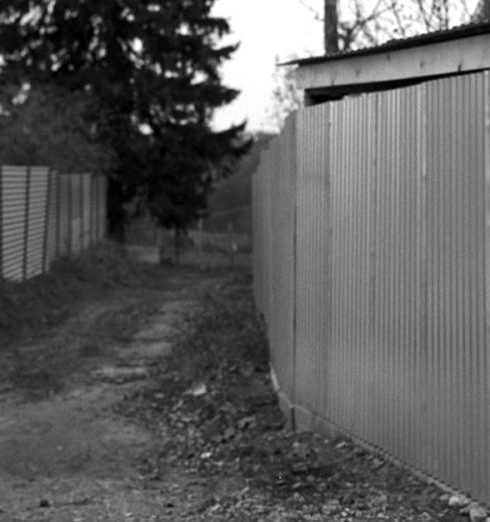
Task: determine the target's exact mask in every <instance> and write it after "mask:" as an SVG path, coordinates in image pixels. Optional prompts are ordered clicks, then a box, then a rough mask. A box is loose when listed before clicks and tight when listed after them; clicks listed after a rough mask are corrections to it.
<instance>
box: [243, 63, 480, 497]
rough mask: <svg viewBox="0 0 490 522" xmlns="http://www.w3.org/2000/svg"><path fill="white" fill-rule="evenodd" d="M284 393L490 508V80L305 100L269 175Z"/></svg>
mask: <svg viewBox="0 0 490 522" xmlns="http://www.w3.org/2000/svg"><path fill="white" fill-rule="evenodd" d="M253 192H254V210H253V221H254V255H255V258H254V276H255V283H254V284H255V288H254V291H255V298H256V303H257V306H258V308H259V310H260V311H261V312H263V314H264V317H265V320H266V323H267V327H268V332H269V339H270V344H271V352H272V364H273V373H274V375H275V378H276V380H277V383H278V385H279V387H280V395H281V399H282V403H283V404H284V405H286V406H288V405H289V407H291V408H292V411H293V412H294V417H295V420H296V424H297V425H298V426H299V427H301V428H320V427H322V426H323V427H325V428H329V429H331V428H334V429H338V430H340V431H343V432H345V433H347V434H349V435H351V436H353V437H355V438H357V439H359V440H360V441H363V442H367V443H369V444H370V445H372V446H375V447H377V448H379V449H381V450H383V451H385V452H387V453H389V454H391V455H392V456H394V457H396V458H397V459H399V460H400V461H402V462H404V463H406V464H407V465H409V466H411V467H413V468H416V469H418V470H421V471H423V472H425V473H427V474H429V475H433V476H435V477H436V478H438V479H439V480H441V481H443V482H446V483H447V484H449V485H450V486H452V487H455V488H457V489H460V490H464V491H469V492H471V493H472V494H473V495H474V496H475V497H477V498H479V499H480V500H482V501H485V502H487V503H488V502H490V451H489V446H488V441H489V434H490V377H489V376H490V352H489V346H490V345H489V343H488V336H489V334H490V322H489V316H490V78H489V75H488V73H487V72H485V73H479V74H472V75H468V76H460V77H455V78H450V79H444V80H438V81H433V82H429V83H425V84H421V85H418V86H415V87H410V88H405V89H399V90H393V91H386V92H382V93H375V94H368V95H363V96H358V97H352V98H349V99H345V100H342V101H339V102H332V103H328V104H324V105H320V106H315V107H311V108H307V109H302V110H301V111H299V112H298V113H297V115H295V116H293V117H291V118H290V119H289V120H288V122H287V125H286V128H285V130H284V132H283V134H282V135H281V136H280V137H278V138H277V139H276V140H275V141H274V142H273V143H272V144H271V146H270V148H269V150H268V151H266V153H265V154H264V155H263V157H262V162H261V165H260V167H259V170H258V172H257V173H256V175H255V179H254V186H253Z"/></svg>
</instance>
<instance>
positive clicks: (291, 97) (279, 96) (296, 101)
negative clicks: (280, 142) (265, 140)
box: [266, 57, 302, 132]
mask: <svg viewBox="0 0 490 522" xmlns="http://www.w3.org/2000/svg"><path fill="white" fill-rule="evenodd" d="M290 58H291V59H294V58H293V57H290ZM293 71H294V68H293V67H289V66H284V65H283V66H280V67H277V68H276V71H275V74H274V89H273V91H272V97H271V98H272V99H271V105H270V107H269V108H268V110H267V115H266V123H267V126H268V127H270V128H271V130H272V131H274V132H280V130H281V128H282V126H283V124H284V121H285V119H286V118H287V117H288V115H289V114H290V113H292V112H293V111H295V110H296V109H298V108H299V107H300V106H301V102H302V96H301V93H300V91H298V89H297V88H296V83H295V81H294V77H293Z"/></svg>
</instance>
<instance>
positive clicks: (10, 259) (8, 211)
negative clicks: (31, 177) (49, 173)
mask: <svg viewBox="0 0 490 522" xmlns="http://www.w3.org/2000/svg"><path fill="white" fill-rule="evenodd" d="M1 172H2V209H1V211H2V259H1V263H2V276H3V277H4V278H5V279H10V280H12V281H21V280H22V279H23V276H24V273H23V271H24V256H25V231H26V221H25V216H26V200H27V198H26V190H27V168H26V167H11V166H4V167H2V171H1Z"/></svg>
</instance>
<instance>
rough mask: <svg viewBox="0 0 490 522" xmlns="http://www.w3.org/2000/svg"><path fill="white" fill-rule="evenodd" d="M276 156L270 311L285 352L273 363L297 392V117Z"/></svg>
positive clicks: (274, 149)
mask: <svg viewBox="0 0 490 522" xmlns="http://www.w3.org/2000/svg"><path fill="white" fill-rule="evenodd" d="M270 153H271V157H273V158H274V161H273V164H272V169H271V170H270V171H269V174H268V180H269V185H268V192H269V200H270V201H271V202H273V203H272V205H271V207H270V208H271V215H270V219H271V221H270V223H271V226H270V227H269V230H268V234H269V238H270V244H271V245H272V249H271V251H270V253H269V255H270V256H271V257H270V262H269V263H268V265H269V277H270V280H271V281H272V287H271V289H270V296H272V302H271V303H270V306H271V309H270V312H269V321H270V330H269V331H270V339H271V344H272V345H273V346H277V345H278V344H279V343H280V344H281V346H282V348H281V352H280V353H279V354H278V353H277V352H275V351H274V352H272V363H273V365H274V368H275V370H276V373H277V376H278V378H279V380H280V382H281V383H283V389H284V390H285V391H286V393H288V395H289V394H291V393H293V371H294V330H293V327H294V291H295V288H294V262H295V260H294V237H295V230H294V222H295V216H294V213H295V202H294V198H295V189H296V121H295V118H293V117H291V118H289V119H288V120H287V122H286V124H285V127H284V131H283V134H282V136H281V138H280V139H278V140H276V141H275V142H274V143H273V144H272V146H271V151H270Z"/></svg>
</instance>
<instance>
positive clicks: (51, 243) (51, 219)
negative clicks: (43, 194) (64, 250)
mask: <svg viewBox="0 0 490 522" xmlns="http://www.w3.org/2000/svg"><path fill="white" fill-rule="evenodd" d="M48 190H49V195H48V222H47V230H46V232H47V238H46V262H45V267H46V270H49V268H50V266H51V263H52V262H53V261H54V260H55V259H56V258H57V257H58V255H59V252H58V250H59V225H58V224H59V213H60V209H59V204H60V183H59V176H58V174H57V173H56V172H55V171H53V170H51V171H50V174H49V183H48Z"/></svg>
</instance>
